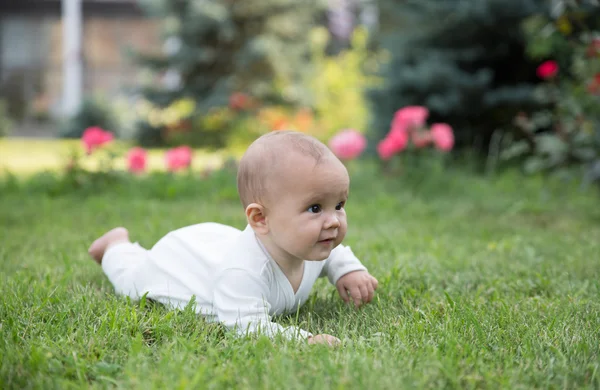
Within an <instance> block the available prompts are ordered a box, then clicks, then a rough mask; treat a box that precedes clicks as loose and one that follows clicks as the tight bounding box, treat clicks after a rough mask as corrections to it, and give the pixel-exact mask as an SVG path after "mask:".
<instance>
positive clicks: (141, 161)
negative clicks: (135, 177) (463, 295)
mask: <svg viewBox="0 0 600 390" xmlns="http://www.w3.org/2000/svg"><path fill="white" fill-rule="evenodd" d="M147 162H148V153H147V152H146V150H144V149H143V148H140V147H135V148H132V149H131V150H129V153H127V169H129V172H133V173H141V172H144V171H145V170H146V164H147Z"/></svg>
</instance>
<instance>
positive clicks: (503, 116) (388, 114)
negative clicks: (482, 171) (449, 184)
mask: <svg viewBox="0 0 600 390" xmlns="http://www.w3.org/2000/svg"><path fill="white" fill-rule="evenodd" d="M381 6H382V30H383V32H382V35H381V38H380V39H381V42H382V46H383V47H385V48H386V49H387V50H389V51H390V53H391V57H392V58H391V61H390V63H389V65H388V66H387V67H386V69H385V74H384V75H385V83H384V87H383V88H381V89H379V90H375V91H373V92H372V93H371V102H372V106H373V113H374V114H373V123H372V127H371V128H372V138H373V139H374V141H375V142H371V145H375V144H376V142H377V141H379V140H381V139H383V138H384V134H385V133H386V132H387V131H388V130H389V128H390V122H391V120H392V117H393V114H394V112H395V111H396V110H398V109H399V108H401V107H405V106H412V105H420V106H425V107H427V108H428V109H429V110H430V112H431V118H430V119H431V121H433V122H446V123H449V124H450V125H451V126H452V127H453V128H454V129H455V130H456V142H457V147H459V148H460V147H464V146H468V147H471V146H473V145H475V146H477V147H479V148H480V149H483V150H487V144H488V140H489V139H490V137H491V134H492V133H493V132H494V130H496V129H497V128H498V127H500V126H502V125H506V124H508V123H510V120H511V118H512V117H514V115H515V114H516V113H517V112H518V111H520V110H528V109H529V107H532V106H535V104H536V102H535V101H534V100H533V97H532V92H533V88H534V84H535V83H536V82H537V79H536V78H535V64H534V63H533V62H532V61H531V60H530V59H529V58H527V57H526V56H525V45H526V41H525V37H524V34H523V32H522V31H521V30H519V26H520V23H521V22H522V21H523V20H524V19H525V18H527V17H529V16H531V15H534V14H536V13H540V12H545V11H546V10H547V9H549V7H548V6H547V3H546V1H545V0H446V1H438V0H419V1H416V0H410V1H406V0H384V1H382V3H381Z"/></svg>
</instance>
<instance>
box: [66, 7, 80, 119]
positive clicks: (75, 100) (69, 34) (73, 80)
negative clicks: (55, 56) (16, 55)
mask: <svg viewBox="0 0 600 390" xmlns="http://www.w3.org/2000/svg"><path fill="white" fill-rule="evenodd" d="M62 25H63V39H62V41H63V114H64V115H66V116H71V115H73V114H75V113H76V112H77V109H78V108H79V105H80V103H81V95H82V77H83V67H82V63H81V60H82V58H81V54H82V51H81V35H82V33H81V0H62Z"/></svg>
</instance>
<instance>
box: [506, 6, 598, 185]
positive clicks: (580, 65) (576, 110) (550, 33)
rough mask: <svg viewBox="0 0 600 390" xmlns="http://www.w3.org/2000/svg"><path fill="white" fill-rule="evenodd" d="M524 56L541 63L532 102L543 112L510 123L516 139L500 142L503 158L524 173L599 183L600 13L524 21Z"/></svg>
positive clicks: (582, 10) (572, 9) (589, 10)
mask: <svg viewBox="0 0 600 390" xmlns="http://www.w3.org/2000/svg"><path fill="white" fill-rule="evenodd" d="M523 30H524V31H525V33H526V35H527V37H528V40H529V41H528V42H529V44H528V50H527V52H528V54H529V55H530V56H531V57H532V58H533V59H534V60H536V61H539V62H540V63H542V61H545V62H544V63H542V64H541V65H540V68H539V72H538V73H539V76H540V77H541V78H543V79H545V82H544V83H542V84H541V85H540V86H539V87H538V89H537V91H536V93H535V97H536V99H537V101H538V102H539V103H540V105H543V106H544V108H543V109H541V110H539V111H537V112H535V113H534V114H533V115H527V114H525V113H521V114H520V115H518V116H517V117H516V119H515V127H516V129H517V130H518V134H519V136H518V137H517V138H508V139H506V140H505V142H504V144H505V147H504V151H503V153H502V154H503V157H504V159H506V160H510V159H515V158H521V159H522V160H523V163H524V165H523V167H524V170H525V171H526V172H527V173H537V172H548V173H553V174H559V175H562V176H564V177H571V173H572V172H573V170H575V171H580V168H583V171H584V181H585V182H586V183H589V182H592V181H600V8H598V7H594V6H593V5H589V6H587V7H586V6H585V2H584V4H583V5H579V6H568V7H566V8H565V9H564V11H563V12H561V13H560V14H556V15H555V17H554V18H549V17H545V16H541V15H538V16H534V17H531V18H529V19H527V20H526V21H525V23H524V24H523Z"/></svg>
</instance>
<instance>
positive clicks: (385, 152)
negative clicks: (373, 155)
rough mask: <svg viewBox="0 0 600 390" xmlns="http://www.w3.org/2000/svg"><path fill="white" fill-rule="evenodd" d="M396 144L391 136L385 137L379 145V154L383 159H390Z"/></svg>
mask: <svg viewBox="0 0 600 390" xmlns="http://www.w3.org/2000/svg"><path fill="white" fill-rule="evenodd" d="M394 153H395V151H394V145H393V142H392V141H391V140H390V139H389V138H384V139H383V140H381V141H380V142H379V144H378V145H377V154H379V157H380V158H381V159H382V160H389V159H390V158H392V156H393V155H394Z"/></svg>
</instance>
